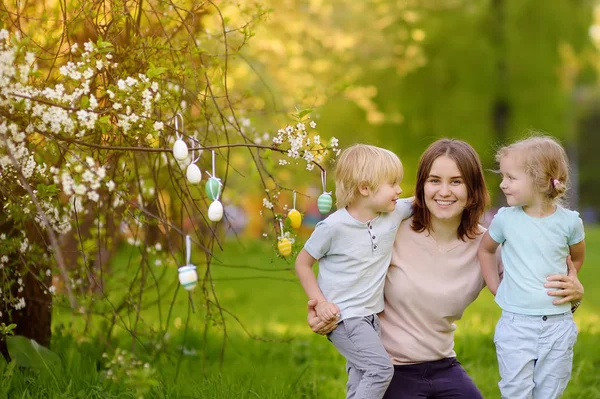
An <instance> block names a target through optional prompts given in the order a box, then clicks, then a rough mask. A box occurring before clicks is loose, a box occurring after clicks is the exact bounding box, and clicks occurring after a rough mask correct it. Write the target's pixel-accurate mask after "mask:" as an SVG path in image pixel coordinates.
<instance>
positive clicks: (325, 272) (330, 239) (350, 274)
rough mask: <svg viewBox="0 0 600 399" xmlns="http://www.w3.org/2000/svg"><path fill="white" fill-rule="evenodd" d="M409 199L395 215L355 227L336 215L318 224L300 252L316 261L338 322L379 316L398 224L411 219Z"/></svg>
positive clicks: (349, 219)
mask: <svg viewBox="0 0 600 399" xmlns="http://www.w3.org/2000/svg"><path fill="white" fill-rule="evenodd" d="M412 201H413V198H402V199H399V200H398V201H397V202H396V209H395V210H394V211H393V212H389V213H380V214H379V216H377V217H376V218H374V219H372V220H370V221H369V222H359V221H358V220H356V219H354V218H353V217H352V216H351V215H350V214H349V213H348V211H347V210H346V209H338V210H337V211H335V212H334V213H332V214H331V215H329V217H327V218H326V219H325V220H323V221H321V222H319V223H317V225H316V226H315V231H314V232H313V233H312V235H311V236H310V238H309V239H308V241H306V244H305V245H304V249H305V250H306V251H307V252H308V253H309V254H310V255H311V256H312V257H313V258H315V259H317V260H319V276H318V283H319V287H320V288H321V291H322V292H323V295H324V296H325V298H327V301H329V302H332V303H335V304H336V305H337V306H338V307H339V308H340V310H341V314H342V317H341V320H344V319H347V318H350V317H362V316H368V315H370V314H374V313H379V312H381V311H382V310H383V284H384V282H385V275H386V272H387V269H388V267H389V266H390V260H391V257H392V245H393V243H394V238H395V237H396V232H397V231H398V226H400V222H401V221H402V220H404V219H407V218H408V217H410V216H411V214H412V210H411V205H412Z"/></svg>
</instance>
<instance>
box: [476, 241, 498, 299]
mask: <svg viewBox="0 0 600 399" xmlns="http://www.w3.org/2000/svg"><path fill="white" fill-rule="evenodd" d="M498 245H500V244H498V243H497V242H496V241H494V239H493V238H492V237H491V236H490V233H489V232H486V233H485V235H484V236H483V238H482V239H481V243H480V244H479V251H478V252H477V256H478V257H479V265H480V267H481V274H482V275H483V279H484V280H485V283H486V285H487V286H488V288H489V289H490V291H491V292H492V294H494V295H496V291H498V286H499V285H500V275H499V271H498V260H497V259H496V249H498Z"/></svg>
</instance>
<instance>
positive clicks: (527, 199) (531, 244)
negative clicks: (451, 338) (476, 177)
mask: <svg viewBox="0 0 600 399" xmlns="http://www.w3.org/2000/svg"><path fill="white" fill-rule="evenodd" d="M496 160H497V161H498V162H499V164H500V176H501V177H502V182H501V183H500V188H501V189H502V191H503V193H504V195H505V196H506V201H507V203H508V205H509V207H507V208H501V209H500V210H499V211H498V213H497V214H496V216H495V217H494V219H493V221H492V223H491V225H490V228H489V230H488V231H487V233H486V234H485V236H484V237H483V239H482V240H481V244H480V246H479V252H478V256H479V261H480V265H481V271H482V274H483V277H484V279H485V282H486V284H487V286H488V288H489V289H490V291H491V292H492V293H493V294H494V295H495V296H496V303H498V305H499V306H500V308H502V316H501V317H500V320H499V321H498V324H497V325H496V331H495V335H494V343H495V345H496V353H497V357H498V366H499V369H500V377H501V380H500V383H499V384H498V385H499V387H500V392H501V394H502V398H510V399H519V398H538V399H552V398H559V397H560V396H561V395H562V393H563V391H564V390H565V388H566V387H567V384H568V382H569V379H570V377H571V370H572V365H573V346H574V345H575V341H576V340H577V326H576V325H575V323H574V322H573V315H572V313H571V308H570V305H569V304H568V303H566V304H563V305H553V304H552V297H550V296H548V294H547V292H546V291H545V290H544V288H543V287H544V282H545V281H546V277H547V276H548V275H550V274H557V273H560V274H565V275H566V274H567V257H568V256H570V257H571V259H572V261H573V263H574V265H575V268H576V269H577V271H579V269H580V268H581V266H582V264H583V259H584V256H585V243H584V230H583V223H582V221H581V219H580V218H579V213H577V212H575V211H571V210H569V209H566V208H564V207H563V206H562V202H561V200H562V199H563V198H564V195H565V192H566V189H567V186H568V183H569V168H568V165H569V164H568V160H567V155H566V153H565V150H564V149H563V148H562V147H561V145H560V144H559V143H558V142H557V141H556V140H555V139H553V138H551V137H546V136H537V137H530V138H528V139H525V140H522V141H519V142H516V143H514V144H511V145H509V146H507V147H503V148H501V149H500V150H499V151H498V153H497V155H496ZM500 244H502V263H503V265H504V274H503V277H502V280H500V278H499V274H498V268H497V262H496V258H495V257H496V255H495V254H496V248H497V247H498V246H499V245H500Z"/></svg>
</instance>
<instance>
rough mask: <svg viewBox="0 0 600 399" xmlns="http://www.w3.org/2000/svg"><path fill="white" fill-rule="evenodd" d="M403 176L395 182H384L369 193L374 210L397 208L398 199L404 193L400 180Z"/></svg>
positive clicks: (390, 210)
mask: <svg viewBox="0 0 600 399" xmlns="http://www.w3.org/2000/svg"><path fill="white" fill-rule="evenodd" d="M401 181H402V178H400V179H398V180H397V181H393V182H386V183H383V184H382V185H381V186H379V188H378V189H377V190H375V192H370V193H369V197H368V198H369V203H370V205H371V208H372V209H373V211H375V212H377V213H379V212H393V211H394V209H395V208H396V200H397V199H398V197H399V196H400V194H402V189H401V188H400V182H401Z"/></svg>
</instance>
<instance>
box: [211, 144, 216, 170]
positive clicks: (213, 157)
mask: <svg viewBox="0 0 600 399" xmlns="http://www.w3.org/2000/svg"><path fill="white" fill-rule="evenodd" d="M211 152H212V172H213V173H212V174H213V176H216V174H217V173H216V172H215V151H214V150H212V151H211Z"/></svg>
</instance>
